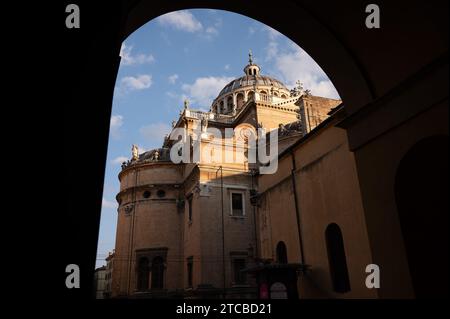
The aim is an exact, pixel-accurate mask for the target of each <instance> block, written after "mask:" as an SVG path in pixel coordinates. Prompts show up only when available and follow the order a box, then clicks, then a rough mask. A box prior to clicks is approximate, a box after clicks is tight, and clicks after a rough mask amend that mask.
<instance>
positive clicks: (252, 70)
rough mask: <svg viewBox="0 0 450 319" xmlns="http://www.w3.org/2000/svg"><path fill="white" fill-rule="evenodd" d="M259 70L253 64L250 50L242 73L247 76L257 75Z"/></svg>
mask: <svg viewBox="0 0 450 319" xmlns="http://www.w3.org/2000/svg"><path fill="white" fill-rule="evenodd" d="M260 71H261V68H260V67H259V66H258V65H257V64H253V54H252V50H250V51H249V53H248V64H247V65H246V66H245V68H244V72H245V74H246V75H247V76H254V75H259V72H260Z"/></svg>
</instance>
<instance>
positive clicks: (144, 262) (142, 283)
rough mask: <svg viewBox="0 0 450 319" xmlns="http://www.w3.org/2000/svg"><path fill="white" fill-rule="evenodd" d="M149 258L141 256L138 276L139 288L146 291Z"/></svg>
mask: <svg viewBox="0 0 450 319" xmlns="http://www.w3.org/2000/svg"><path fill="white" fill-rule="evenodd" d="M149 271H150V268H149V260H148V258H147V257H141V258H139V262H138V278H137V290H138V291H144V290H147V289H148V279H149Z"/></svg>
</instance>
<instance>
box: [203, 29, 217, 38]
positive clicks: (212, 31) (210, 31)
mask: <svg viewBox="0 0 450 319" xmlns="http://www.w3.org/2000/svg"><path fill="white" fill-rule="evenodd" d="M205 32H206V33H207V34H208V35H211V36H214V35H218V34H219V31H218V30H217V29H216V28H214V27H207V28H206V30H205Z"/></svg>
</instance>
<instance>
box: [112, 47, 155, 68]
mask: <svg viewBox="0 0 450 319" xmlns="http://www.w3.org/2000/svg"><path fill="white" fill-rule="evenodd" d="M132 50H133V47H132V46H130V47H128V46H127V45H126V44H125V43H122V47H121V48H120V56H121V57H122V59H121V60H120V64H122V65H135V64H145V63H152V62H155V57H154V56H153V55H151V54H148V55H146V54H143V53H140V54H136V55H133V54H132V53H131V51H132Z"/></svg>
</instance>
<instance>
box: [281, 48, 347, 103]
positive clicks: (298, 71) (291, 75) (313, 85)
mask: <svg viewBox="0 0 450 319" xmlns="http://www.w3.org/2000/svg"><path fill="white" fill-rule="evenodd" d="M275 66H276V68H277V70H278V72H279V73H280V76H281V78H282V80H283V81H284V82H285V83H286V84H287V85H288V86H290V87H293V86H295V82H296V81H297V80H300V82H302V83H303V87H304V88H305V89H309V90H311V93H312V94H313V95H318V96H324V97H329V98H337V99H339V94H338V93H337V91H336V89H335V88H334V86H333V83H331V81H330V80H329V79H328V77H327V75H326V74H325V72H323V70H322V69H321V68H320V66H319V65H318V64H317V63H316V62H315V61H314V60H313V59H312V58H311V57H310V56H309V55H308V54H307V53H306V52H305V51H304V50H302V49H301V48H299V47H296V48H295V49H294V50H293V51H289V52H287V53H281V54H279V55H278V56H276V57H275Z"/></svg>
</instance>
